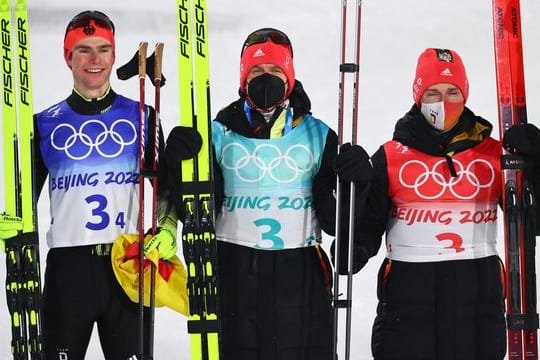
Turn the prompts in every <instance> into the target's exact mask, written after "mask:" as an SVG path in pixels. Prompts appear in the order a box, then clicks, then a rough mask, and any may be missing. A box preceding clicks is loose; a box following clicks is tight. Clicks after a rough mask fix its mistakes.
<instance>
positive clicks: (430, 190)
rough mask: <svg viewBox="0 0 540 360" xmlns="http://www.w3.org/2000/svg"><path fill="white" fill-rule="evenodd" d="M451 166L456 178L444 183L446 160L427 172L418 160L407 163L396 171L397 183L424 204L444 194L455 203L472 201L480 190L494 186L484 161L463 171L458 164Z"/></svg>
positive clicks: (457, 162)
mask: <svg viewBox="0 0 540 360" xmlns="http://www.w3.org/2000/svg"><path fill="white" fill-rule="evenodd" d="M452 162H453V163H454V166H455V167H456V173H457V176H455V177H453V176H449V178H448V180H447V179H446V178H445V176H444V175H443V174H444V173H443V170H442V169H441V167H442V166H443V165H444V164H445V163H446V160H440V161H437V162H436V163H435V164H434V165H433V168H431V169H429V167H428V165H426V164H425V163H423V162H421V161H419V160H410V161H407V162H406V163H405V164H403V166H402V167H401V168H400V169H399V182H400V184H401V185H403V186H404V187H406V188H408V189H414V192H415V193H416V195H418V196H419V197H420V198H422V199H426V200H433V199H437V198H439V197H440V196H441V195H443V193H444V192H445V191H446V190H449V191H450V193H451V194H452V195H453V196H455V197H456V198H457V199H462V200H467V199H472V198H474V197H476V196H477V195H478V194H479V193H480V190H481V189H484V188H489V187H490V186H491V185H493V183H494V182H495V179H496V176H495V170H494V169H493V166H492V165H491V164H490V163H489V161H487V160H484V159H475V160H473V161H471V162H470V163H469V164H468V165H467V167H464V166H463V164H462V163H461V162H460V161H458V160H452ZM447 172H448V171H447Z"/></svg>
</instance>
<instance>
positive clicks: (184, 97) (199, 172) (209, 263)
mask: <svg viewBox="0 0 540 360" xmlns="http://www.w3.org/2000/svg"><path fill="white" fill-rule="evenodd" d="M177 19H178V23H177V28H178V41H177V42H178V44H177V45H178V68H179V83H180V125H183V126H187V127H192V128H194V129H196V130H197V131H198V132H199V134H201V137H202V139H203V144H202V148H201V151H200V152H199V153H198V155H197V157H196V158H194V159H190V160H183V161H182V188H183V189H184V191H183V196H182V202H183V204H184V206H185V209H186V216H185V219H183V220H184V226H183V229H182V246H183V253H184V258H185V261H186V266H187V271H188V285H187V286H188V289H187V291H188V298H189V307H190V309H189V310H190V315H189V320H188V332H189V334H190V341H191V354H192V357H191V358H192V359H193V360H217V359H219V321H218V320H219V317H218V308H217V304H218V301H217V298H218V295H219V294H218V287H217V274H216V266H217V244H216V235H215V230H214V218H215V216H214V215H215V214H214V201H213V175H212V145H211V131H210V123H211V118H210V76H209V73H210V71H209V55H208V26H207V20H208V16H207V12H206V1H205V0H195V1H193V0H177Z"/></svg>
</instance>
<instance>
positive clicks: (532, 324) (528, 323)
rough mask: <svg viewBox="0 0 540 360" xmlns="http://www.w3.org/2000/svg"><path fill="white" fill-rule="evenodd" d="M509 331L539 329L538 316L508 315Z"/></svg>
mask: <svg viewBox="0 0 540 360" xmlns="http://www.w3.org/2000/svg"><path fill="white" fill-rule="evenodd" d="M506 321H507V326H508V330H536V329H538V327H539V326H538V325H539V322H538V314H508V315H507V316H506Z"/></svg>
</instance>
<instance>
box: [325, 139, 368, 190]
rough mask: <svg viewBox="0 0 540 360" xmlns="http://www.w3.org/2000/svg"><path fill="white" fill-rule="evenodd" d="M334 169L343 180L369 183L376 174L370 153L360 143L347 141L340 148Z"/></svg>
mask: <svg viewBox="0 0 540 360" xmlns="http://www.w3.org/2000/svg"><path fill="white" fill-rule="evenodd" d="M334 171H335V172H336V174H338V175H339V179H340V181H341V182H351V181H354V182H360V183H369V182H370V181H371V179H373V176H374V174H375V171H374V170H373V168H372V167H371V163H370V162H369V155H368V154H367V153H366V151H365V150H364V149H363V148H362V147H361V146H360V145H351V144H350V143H346V144H343V145H341V147H340V148H339V154H338V155H337V156H336V158H335V160H334Z"/></svg>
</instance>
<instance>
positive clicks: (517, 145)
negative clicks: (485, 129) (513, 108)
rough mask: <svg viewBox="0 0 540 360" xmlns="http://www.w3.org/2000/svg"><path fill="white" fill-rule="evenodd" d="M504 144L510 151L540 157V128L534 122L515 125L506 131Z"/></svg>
mask: <svg viewBox="0 0 540 360" xmlns="http://www.w3.org/2000/svg"><path fill="white" fill-rule="evenodd" d="M503 146H504V148H505V149H506V150H508V151H510V152H516V153H520V154H522V155H526V156H531V157H533V158H535V159H540V129H538V128H537V127H536V126H535V125H533V124H519V125H514V126H512V127H511V128H510V129H508V130H506V132H505V133H504V136H503Z"/></svg>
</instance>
